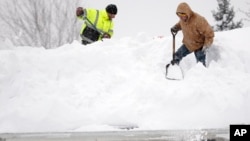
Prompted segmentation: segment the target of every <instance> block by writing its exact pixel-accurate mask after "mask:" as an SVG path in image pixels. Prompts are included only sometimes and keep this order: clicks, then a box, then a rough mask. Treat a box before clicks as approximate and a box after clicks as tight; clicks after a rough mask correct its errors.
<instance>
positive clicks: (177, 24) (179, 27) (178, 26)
mask: <svg viewBox="0 0 250 141" xmlns="http://www.w3.org/2000/svg"><path fill="white" fill-rule="evenodd" d="M174 27H175V28H176V29H178V31H179V30H181V24H180V22H178V23H176V24H175V25H174Z"/></svg>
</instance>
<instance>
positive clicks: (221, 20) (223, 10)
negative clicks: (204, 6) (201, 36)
mask: <svg viewBox="0 0 250 141" xmlns="http://www.w3.org/2000/svg"><path fill="white" fill-rule="evenodd" d="M217 2H218V6H219V7H218V8H217V10H218V11H217V12H216V11H214V10H213V11H212V13H213V17H214V19H215V21H216V22H217V24H216V25H215V27H213V28H214V30H215V31H225V30H231V29H235V28H241V27H242V26H243V23H242V20H240V21H238V22H236V23H235V22H234V21H233V19H234V16H235V12H234V9H233V7H230V0H217Z"/></svg>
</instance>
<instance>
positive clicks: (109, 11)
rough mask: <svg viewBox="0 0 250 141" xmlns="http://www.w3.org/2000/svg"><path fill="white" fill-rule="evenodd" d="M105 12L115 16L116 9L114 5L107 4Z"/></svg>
mask: <svg viewBox="0 0 250 141" xmlns="http://www.w3.org/2000/svg"><path fill="white" fill-rule="evenodd" d="M106 11H107V12H108V13H110V14H115V15H116V14H117V7H116V5H114V4H109V5H108V6H107V7H106Z"/></svg>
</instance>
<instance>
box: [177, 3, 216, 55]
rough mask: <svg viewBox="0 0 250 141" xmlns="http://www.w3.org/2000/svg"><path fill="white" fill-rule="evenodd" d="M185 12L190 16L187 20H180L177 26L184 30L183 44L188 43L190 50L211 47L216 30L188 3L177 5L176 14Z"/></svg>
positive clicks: (178, 28)
mask: <svg viewBox="0 0 250 141" xmlns="http://www.w3.org/2000/svg"><path fill="white" fill-rule="evenodd" d="M178 12H180V13H185V14H187V16H188V19H187V21H186V22H184V21H182V20H180V21H179V22H178V23H177V24H176V25H175V27H176V28H177V30H182V33H183V40H182V42H183V44H185V45H186V47H187V48H188V50H189V51H190V52H192V51H195V50H197V49H200V48H202V47H203V46H206V47H209V46H210V45H211V44H212V43H213V37H214V31H213V29H212V27H211V26H210V25H209V24H208V22H207V20H206V19H205V18H204V17H202V16H200V15H199V14H198V13H195V12H193V11H192V9H191V8H190V7H189V5H188V4H187V3H185V2H184V3H180V4H179V6H178V7H177V10H176V14H177V13H178Z"/></svg>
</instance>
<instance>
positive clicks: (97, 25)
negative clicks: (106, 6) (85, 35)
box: [78, 8, 114, 39]
mask: <svg viewBox="0 0 250 141" xmlns="http://www.w3.org/2000/svg"><path fill="white" fill-rule="evenodd" d="M78 18H80V19H82V20H85V22H84V24H83V25H82V29H81V34H82V32H83V30H84V29H85V28H86V26H89V27H92V28H93V29H97V30H98V31H99V32H100V33H101V34H104V33H108V34H109V36H110V37H111V36H112V35H113V27H114V23H113V21H112V20H110V19H109V17H108V13H107V12H106V10H96V9H90V8H89V9H84V15H83V16H79V17H78ZM99 39H101V36H100V38H99Z"/></svg>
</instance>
